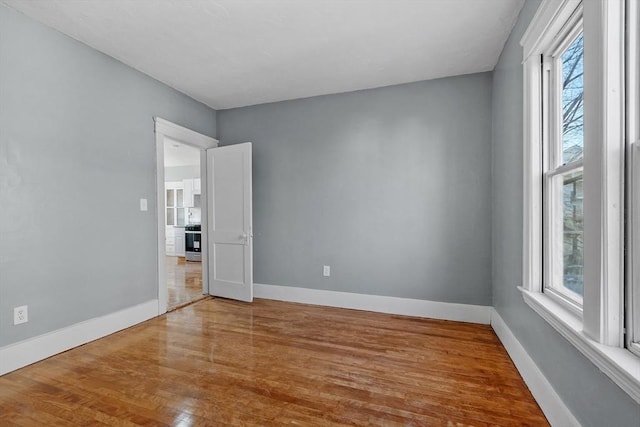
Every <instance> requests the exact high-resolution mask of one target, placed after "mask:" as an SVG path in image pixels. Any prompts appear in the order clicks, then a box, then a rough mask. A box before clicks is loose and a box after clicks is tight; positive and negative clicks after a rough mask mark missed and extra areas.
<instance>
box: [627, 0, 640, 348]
mask: <svg viewBox="0 0 640 427" xmlns="http://www.w3.org/2000/svg"><path fill="white" fill-rule="evenodd" d="M627 35H628V38H627V51H626V53H627V70H626V71H627V74H626V75H627V79H626V81H627V92H626V99H627V105H626V107H627V114H626V121H627V122H626V124H627V129H626V132H627V134H626V140H627V153H628V154H629V158H630V161H629V162H628V163H627V164H628V166H629V168H628V169H629V172H628V174H627V177H628V182H629V185H628V186H627V200H628V201H629V204H630V208H629V209H628V217H627V224H628V229H627V241H628V242H630V245H628V248H627V265H626V266H627V271H628V274H627V288H626V291H627V298H628V299H627V313H626V314H627V319H626V320H627V325H628V331H627V334H626V343H627V348H629V350H631V351H632V352H633V353H635V354H636V355H639V356H640V197H639V196H638V194H640V118H639V115H640V65H639V64H638V61H640V5H639V4H638V2H637V1H636V0H628V1H627Z"/></svg>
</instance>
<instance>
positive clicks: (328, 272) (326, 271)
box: [322, 265, 331, 277]
mask: <svg viewBox="0 0 640 427" xmlns="http://www.w3.org/2000/svg"><path fill="white" fill-rule="evenodd" d="M322 275H323V276H324V277H329V276H331V266H329V265H325V266H324V267H323V268H322Z"/></svg>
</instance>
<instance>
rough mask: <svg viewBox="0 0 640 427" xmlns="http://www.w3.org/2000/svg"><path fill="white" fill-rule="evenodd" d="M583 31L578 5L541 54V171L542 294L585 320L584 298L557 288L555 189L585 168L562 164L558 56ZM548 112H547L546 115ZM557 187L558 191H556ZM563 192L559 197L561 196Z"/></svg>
mask: <svg viewBox="0 0 640 427" xmlns="http://www.w3.org/2000/svg"><path fill="white" fill-rule="evenodd" d="M582 31H583V25H582V6H578V7H577V8H576V10H575V11H574V12H573V14H572V15H571V17H570V18H569V19H568V20H567V22H566V23H565V25H564V26H563V28H562V29H561V30H560V32H559V33H558V34H557V35H556V36H554V38H553V42H552V43H550V44H549V46H548V49H546V51H545V52H542V58H541V66H542V74H541V79H542V83H541V84H542V86H541V101H540V105H541V107H542V112H541V117H546V118H548V120H546V123H548V125H547V126H545V125H544V124H543V126H542V135H541V138H542V140H541V144H542V146H543V148H542V156H543V159H542V172H543V183H542V186H543V202H542V203H543V209H544V212H543V215H544V219H543V237H542V239H543V260H542V261H543V266H546V268H544V271H543V280H542V287H543V292H544V293H545V294H547V295H548V296H549V297H550V298H553V299H554V300H555V301H556V302H558V303H559V304H562V305H564V306H565V307H566V308H567V309H568V310H570V311H572V312H573V313H574V314H575V315H577V316H579V317H580V318H582V298H578V297H572V296H571V295H570V294H569V292H566V291H562V290H559V289H558V287H557V286H554V285H557V284H558V283H559V282H560V280H561V276H562V263H560V262H558V259H559V258H561V257H562V255H563V252H562V249H560V248H559V247H558V244H560V245H562V244H563V241H562V240H560V241H558V238H559V237H561V236H562V225H563V223H562V221H558V215H559V214H560V213H561V212H559V211H560V209H559V206H558V203H557V202H558V200H557V197H561V196H562V193H561V191H562V189H561V186H558V185H557V182H556V185H555V186H554V185H553V184H554V181H557V179H558V178H559V177H562V176H563V175H564V174H566V173H568V172H572V171H577V170H580V169H584V168H583V163H584V160H583V159H580V160H578V161H574V162H571V163H566V164H563V163H562V134H561V131H560V129H561V126H562V87H561V86H562V65H561V64H560V61H559V57H560V56H561V55H562V52H564V51H565V50H566V49H567V48H568V47H569V46H570V45H571V43H572V42H573V40H575V38H576V37H577V36H578V35H579V34H580V33H581V32H582ZM546 112H548V113H546ZM544 121H545V120H543V122H544ZM554 187H556V188H554ZM558 193H560V194H558Z"/></svg>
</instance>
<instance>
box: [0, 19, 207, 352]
mask: <svg viewBox="0 0 640 427" xmlns="http://www.w3.org/2000/svg"><path fill="white" fill-rule="evenodd" d="M153 116H160V117H163V118H165V119H168V120H171V121H173V122H176V123H179V124H181V125H183V126H186V127H189V128H192V129H194V130H196V131H199V132H201V133H204V134H207V135H211V136H215V134H216V124H215V123H216V113H215V111H213V110H211V109H209V108H207V107H206V106H204V105H202V104H200V103H198V102H195V101H193V100H192V99H190V98H188V97H186V96H184V95H182V94H180V93H178V92H177V91H174V90H172V89H170V88H168V87H167V86H164V85H163V84H161V83H159V82H157V81H155V80H152V79H151V78H149V77H147V76H145V75H143V74H141V73H139V72H137V71H134V70H133V69H131V68H129V67H127V66H125V65H123V64H122V63H120V62H117V61H115V60H114V59H112V58H109V57H107V56H105V55H102V54H100V53H98V52H97V51H95V50H92V49H90V48H89V47H87V46H85V45H83V44H81V43H79V42H77V41H74V40H72V39H71V38H69V37H66V36H64V35H62V34H60V33H58V32H56V31H53V30H51V29H49V28H47V27H44V26H43V25H41V24H39V23H36V22H34V21H32V20H30V19H28V18H26V17H24V16H23V15H21V14H19V13H17V12H14V11H12V10H10V9H8V8H6V7H4V6H0V345H6V344H9V343H13V342H16V341H18V340H21V339H25V338H28V337H32V336H35V335H39V334H42V333H45V332H47V331H51V330H55V329H58V328H61V327H64V326H67V325H70V324H74V323H77V322H80V321H83V320H86V319H89V318H93V317H96V316H100V315H104V314H107V313H110V312H113V311H116V310H119V309H122V308H125V307H129V306H132V305H135V304H138V303H141V302H144V301H149V300H152V299H155V298H157V284H156V275H157V272H156V270H157V267H156V265H157V261H156V246H157V243H156V222H157V220H156V211H155V204H156V197H155V191H156V190H155V142H154V133H153V121H152V117H153ZM142 197H144V198H147V199H148V200H149V207H150V210H149V211H148V212H140V211H139V210H138V199H139V198H142ZM23 304H28V305H29V318H30V319H29V323H26V324H23V325H18V326H13V307H15V306H18V305H23Z"/></svg>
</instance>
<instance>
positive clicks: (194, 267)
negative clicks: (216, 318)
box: [165, 256, 206, 311]
mask: <svg viewBox="0 0 640 427" xmlns="http://www.w3.org/2000/svg"><path fill="white" fill-rule="evenodd" d="M165 259H166V262H165V265H166V269H167V290H168V298H167V308H168V310H169V311H171V310H175V309H176V308H180V307H183V306H185V305H187V304H191V303H192V302H194V301H198V300H201V299H203V298H205V297H206V296H205V295H202V263H199V262H192V261H186V260H185V259H184V257H176V256H167V257H166V258H165Z"/></svg>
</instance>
